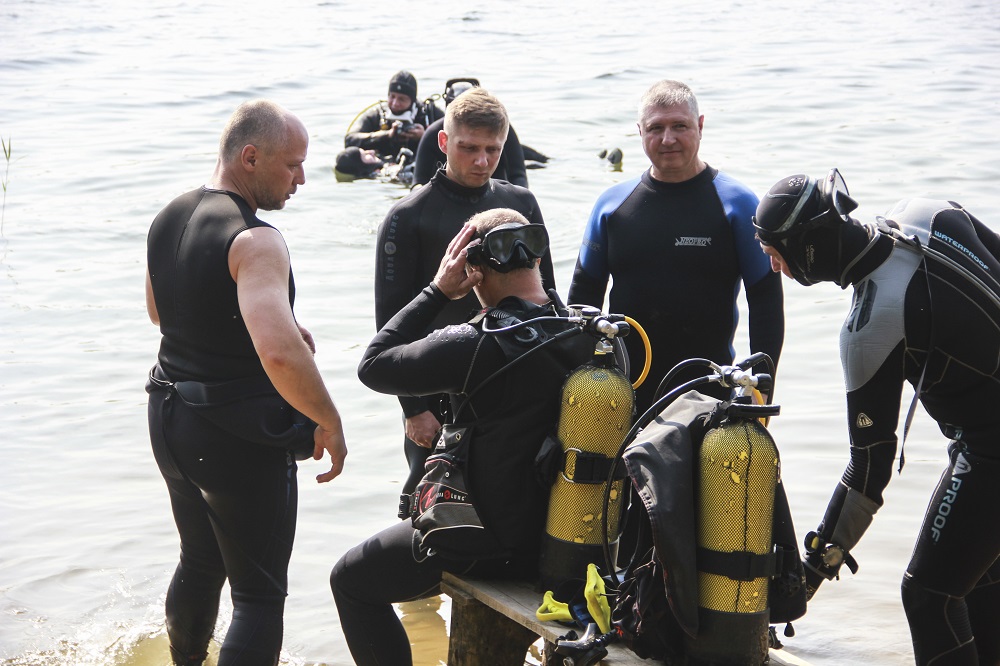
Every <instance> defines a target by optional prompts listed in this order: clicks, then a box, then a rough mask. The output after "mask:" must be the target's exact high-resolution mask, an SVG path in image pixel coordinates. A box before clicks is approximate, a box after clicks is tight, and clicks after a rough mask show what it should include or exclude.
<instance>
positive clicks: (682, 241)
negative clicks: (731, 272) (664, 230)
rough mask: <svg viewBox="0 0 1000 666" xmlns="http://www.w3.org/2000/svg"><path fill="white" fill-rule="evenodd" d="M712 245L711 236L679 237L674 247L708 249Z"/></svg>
mask: <svg viewBox="0 0 1000 666" xmlns="http://www.w3.org/2000/svg"><path fill="white" fill-rule="evenodd" d="M711 244H712V237H711V236H678V237H677V239H676V240H675V241H674V247H708V246H709V245H711Z"/></svg>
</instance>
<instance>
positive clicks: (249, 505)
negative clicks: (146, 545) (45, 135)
mask: <svg viewBox="0 0 1000 666" xmlns="http://www.w3.org/2000/svg"><path fill="white" fill-rule="evenodd" d="M308 145H309V135H308V134H307V133H306V129H305V127H304V126H303V125H302V123H301V122H300V121H299V120H298V118H296V117H295V116H294V115H292V114H290V113H288V112H287V111H285V110H284V109H282V108H281V107H279V106H278V105H276V104H274V103H273V102H269V101H266V100H257V101H253V102H247V103H245V104H243V105H241V106H240V107H239V108H238V109H237V110H236V112H235V113H234V114H233V116H232V118H230V121H229V124H228V125H227V126H226V129H225V131H224V132H223V135H222V140H221V142H220V152H219V160H218V164H217V166H216V170H215V173H214V174H213V176H212V181H211V183H210V184H209V185H206V186H205V187H202V188H199V189H197V190H193V191H191V192H188V193H186V194H182V195H181V196H179V197H177V198H176V199H174V200H173V201H172V202H170V204H168V205H167V206H166V207H165V208H164V209H163V210H162V211H161V212H160V213H159V214H158V215H157V216H156V219H155V220H154V221H153V224H152V226H151V227H150V230H149V238H148V243H147V262H148V263H147V272H146V308H147V310H148V313H149V318H150V320H151V321H152V322H153V323H154V324H157V325H159V327H160V332H161V333H162V340H161V342H160V349H159V354H158V355H157V363H156V365H155V366H154V367H153V369H152V370H151V371H150V376H149V382H148V383H147V385H146V390H147V391H148V392H149V409H148V412H149V437H150V440H151V443H152V448H153V455H154V457H155V458H156V463H157V465H158V466H159V469H160V473H161V474H162V475H163V478H164V481H165V482H166V484H167V489H168V491H169V494H170V506H171V509H172V511H173V516H174V522H175V523H176V525H177V531H178V533H179V535H180V544H181V548H180V562H179V564H178V565H177V569H176V571H175V572H174V576H173V579H172V580H171V582H170V587H169V588H168V589H167V597H166V624H167V636H168V639H169V641H170V654H171V657H172V660H173V663H174V664H177V665H178V666H200V665H201V664H202V663H203V662H204V660H205V659H206V657H207V651H208V643H209V640H210V639H211V638H212V633H213V632H214V631H215V624H216V617H217V615H218V610H219V595H220V593H221V591H222V587H223V585H224V584H225V582H226V581H227V579H228V581H229V585H230V588H231V591H232V600H233V618H232V622H231V623H230V625H229V630H228V631H227V632H226V638H225V640H224V641H223V643H222V648H221V651H220V653H219V659H218V664H219V666H227V665H235V664H240V665H241V666H274V665H275V664H277V663H278V657H279V653H280V651H281V642H282V630H283V612H284V606H285V597H286V595H287V588H288V561H289V558H290V557H291V552H292V542H293V540H294V536H295V519H296V510H297V502H298V499H297V498H298V485H297V480H296V471H297V465H296V462H295V461H296V459H302V457H304V456H308V455H310V454H311V455H313V457H315V458H316V459H319V458H320V457H321V455H322V453H323V451H324V450H326V451H328V452H329V453H330V458H331V467H330V470H329V471H328V472H325V473H323V474H320V475H319V476H318V477H317V480H318V481H320V482H325V481H330V480H331V479H333V478H334V477H336V476H337V475H338V474H340V472H341V471H342V470H343V465H344V458H345V456H346V455H347V447H346V444H345V442H344V432H343V427H342V424H341V420H340V414H339V413H338V411H337V408H336V407H335V406H334V404H333V400H332V399H331V398H330V394H329V393H328V392H327V390H326V387H325V386H324V384H323V379H322V377H321V376H320V373H319V369H318V368H317V367H316V362H315V361H314V359H313V354H314V352H315V345H314V343H313V339H312V336H311V335H310V334H309V332H308V331H307V330H306V329H305V328H303V327H302V326H301V325H300V324H299V323H298V322H297V321H296V320H295V315H294V314H293V311H292V306H293V304H294V301H295V282H294V280H293V278H292V269H291V265H290V260H289V258H288V248H287V247H286V246H285V241H284V239H283V238H282V236H281V233H280V232H279V231H278V230H277V229H275V228H274V227H272V226H271V225H269V224H267V223H266V222H263V221H262V220H260V219H259V218H258V217H257V211H258V210H278V209H280V208H283V207H284V206H285V202H286V201H287V200H288V199H289V198H291V196H292V195H293V194H294V193H295V191H296V189H297V188H298V186H299V185H302V184H303V183H304V182H305V172H304V170H303V167H302V163H303V161H305V158H306V150H307V148H308ZM306 417H308V418H306Z"/></svg>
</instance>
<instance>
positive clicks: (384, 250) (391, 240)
mask: <svg viewBox="0 0 1000 666" xmlns="http://www.w3.org/2000/svg"><path fill="white" fill-rule="evenodd" d="M404 201H405V200H404ZM418 217H419V209H418V208H414V207H412V206H407V207H401V206H399V205H397V206H394V207H393V208H392V209H391V210H390V211H389V213H388V215H386V217H385V219H384V220H383V221H382V224H381V225H379V229H378V238H377V240H376V245H375V247H376V253H375V327H376V329H377V330H378V331H381V330H382V329H383V328H384V327H385V326H386V324H387V323H388V322H389V320H390V319H391V318H392V317H393V316H394V315H395V314H396V313H398V312H399V311H400V310H402V309H403V307H405V306H406V304H407V303H409V302H410V301H411V300H412V299H413V297H414V293H413V292H414V289H415V288H417V285H418V284H419V282H420V281H419V280H418V279H417V273H418V271H419V269H420V265H419V257H418V256H417V255H418V248H419V247H420V246H419V243H418V239H417V233H416V231H417V230H416V220H417V219H418ZM400 249H402V250H403V251H399V250H400ZM399 404H400V406H401V407H402V408H403V414H404V415H405V416H407V417H410V416H415V415H417V414H420V413H421V412H426V411H427V410H428V409H430V406H429V404H428V402H427V399H425V398H407V397H400V399H399Z"/></svg>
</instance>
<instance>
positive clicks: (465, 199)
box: [375, 88, 555, 493]
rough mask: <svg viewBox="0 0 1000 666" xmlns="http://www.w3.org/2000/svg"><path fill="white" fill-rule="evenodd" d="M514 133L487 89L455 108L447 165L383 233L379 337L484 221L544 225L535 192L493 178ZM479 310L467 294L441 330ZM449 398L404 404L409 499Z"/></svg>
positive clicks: (547, 272) (448, 118)
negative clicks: (497, 213)
mask: <svg viewBox="0 0 1000 666" xmlns="http://www.w3.org/2000/svg"><path fill="white" fill-rule="evenodd" d="M508 127H509V122H508V120H507V110H506V109H505V108H504V106H503V104H501V103H500V100H498V99H497V98H495V97H493V96H492V95H490V94H489V93H488V92H486V91H485V90H484V89H483V88H474V89H472V90H470V91H468V92H466V93H465V94H463V95H461V96H460V97H458V98H457V99H456V100H455V101H454V102H452V103H451V104H449V105H448V109H447V112H446V114H445V123H444V130H443V131H442V132H441V133H440V134H439V139H438V140H439V142H440V145H441V149H442V150H443V151H444V152H445V153H446V154H447V156H448V160H447V165H446V166H445V167H444V168H442V169H439V170H438V172H437V173H436V174H435V175H434V177H433V178H432V179H431V181H430V182H429V183H428V184H427V185H424V186H423V187H421V188H420V189H419V190H416V191H414V192H413V193H412V194H410V195H409V196H407V197H405V198H404V199H402V200H400V201H399V202H398V203H396V205H395V206H393V207H392V208H391V209H390V210H389V213H388V214H387V215H386V217H385V220H383V222H382V224H381V225H380V226H379V229H378V240H377V242H376V258H375V324H376V326H377V327H378V328H379V329H381V328H382V327H383V326H385V324H386V323H387V322H388V321H389V320H390V319H391V318H392V316H393V315H395V314H396V313H397V312H399V311H400V310H401V309H402V308H403V306H405V305H406V304H407V303H409V302H410V301H411V300H412V299H413V297H414V296H416V295H417V294H419V293H420V290H421V289H423V288H424V286H426V285H427V283H428V282H430V280H431V278H433V277H434V274H435V272H436V271H437V267H438V262H439V261H440V258H441V255H442V254H444V251H445V248H447V247H448V243H449V241H450V240H451V239H452V238H453V237H454V236H455V234H456V233H457V232H458V230H459V229H460V228H461V227H462V224H464V223H465V221H466V220H468V219H469V218H470V217H472V216H473V215H475V214H476V213H479V212H482V211H485V210H490V209H493V208H512V209H514V210H516V211H517V212H519V213H521V214H522V215H524V217H526V218H527V219H528V221H529V222H531V223H533V224H542V223H543V220H542V212H541V210H540V209H539V207H538V202H537V201H536V200H535V196H534V195H533V194H532V193H531V192H530V191H529V190H527V189H525V188H523V187H518V186H516V185H511V184H510V183H506V182H504V181H499V180H494V179H493V178H492V176H493V172H494V170H495V169H496V166H497V161H498V160H499V159H500V153H501V151H502V150H503V145H504V140H505V139H506V137H507V129H508ZM541 271H542V280H543V283H544V284H545V288H546V289H549V288H554V287H555V279H554V277H553V271H552V259H551V257H550V255H549V253H548V251H547V250H546V252H545V254H544V255H543V256H542V263H541ZM477 309H479V303H478V301H477V300H476V299H475V297H474V296H472V295H471V294H467V295H465V297H464V298H461V299H459V300H456V301H455V302H453V303H451V304H449V305H448V307H446V308H443V309H442V310H441V312H440V313H439V314H438V316H437V317H436V318H435V320H434V322H433V328H440V327H441V326H444V325H446V324H457V323H459V322H463V321H468V319H469V316H470V313H471V312H473V311H475V310H477ZM430 330H431V329H428V332H429V331H430ZM442 398H443V396H442V395H423V396H420V397H414V396H401V397H400V399H399V402H400V404H401V405H402V407H403V416H404V417H405V433H406V439H405V443H404V447H405V451H406V459H407V462H408V464H409V466H410V474H409V478H408V479H407V480H406V482H405V484H404V487H403V492H404V493H409V492H412V490H413V488H414V486H415V485H416V482H417V481H418V480H419V479H420V477H421V476H423V464H424V459H425V458H426V457H427V452H428V450H429V447H430V446H431V442H432V441H433V439H434V435H435V434H436V433H437V430H438V428H439V427H440V426H441V423H442V422H443V420H442V419H443V412H442Z"/></svg>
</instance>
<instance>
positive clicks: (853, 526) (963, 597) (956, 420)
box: [755, 169, 1000, 666]
mask: <svg viewBox="0 0 1000 666" xmlns="http://www.w3.org/2000/svg"><path fill="white" fill-rule="evenodd" d="M856 207H857V204H856V203H855V202H854V200H853V199H851V198H850V196H849V195H848V192H847V187H846V185H845V184H844V181H843V179H842V178H841V177H840V174H839V173H838V172H837V170H836V169H834V170H833V171H831V172H830V173H829V175H828V176H827V177H826V178H825V179H819V180H817V179H813V178H810V177H808V176H805V175H795V176H789V177H788V178H785V179H782V180H781V181H779V182H778V183H776V184H775V185H774V187H772V188H771V190H770V191H769V192H768V193H767V195H766V196H765V197H764V200H763V201H762V202H761V204H760V206H759V207H758V209H757V216H756V220H755V223H756V225H757V233H758V235H759V237H760V241H761V244H762V245H763V246H764V249H765V251H766V252H767V253H768V254H769V255H770V257H771V261H772V265H773V268H774V270H775V271H776V272H778V271H780V272H783V273H784V274H785V275H787V276H788V277H791V278H793V279H795V280H796V281H798V282H800V283H801V284H804V285H811V284H815V283H817V282H834V283H836V284H838V285H840V287H841V288H844V289H846V288H847V287H848V286H849V285H850V286H853V287H854V305H853V307H852V308H851V312H850V314H849V315H848V317H847V321H846V322H845V323H844V327H843V328H842V329H841V333H840V355H841V360H842V362H843V366H844V376H845V380H846V383H847V418H848V432H849V434H850V439H851V458H850V463H849V464H848V466H847V470H846V471H845V472H844V476H843V478H842V479H841V481H840V484H839V485H838V486H837V488H836V489H835V490H834V493H833V497H832V498H831V500H830V504H829V506H828V507H827V510H826V515H825V516H824V517H823V521H822V522H821V523H820V525H819V527H818V528H817V530H816V532H812V533H810V534H809V536H808V537H807V539H806V582H807V588H808V589H807V593H808V594H809V595H810V596H811V595H812V594H813V593H814V592H815V591H816V588H817V587H818V586H819V584H820V583H821V582H822V581H823V580H829V579H831V578H834V577H835V576H837V575H838V572H839V570H840V567H841V565H842V564H845V563H846V564H847V565H848V567H849V568H850V569H851V570H852V571H856V570H857V563H856V562H855V560H854V558H853V557H851V554H850V551H851V550H852V549H853V548H854V546H855V545H856V544H857V543H858V541H859V540H860V539H861V536H862V535H863V534H864V532H865V531H866V530H867V529H868V527H869V525H870V524H871V522H872V519H873V517H874V515H875V512H876V511H877V510H878V509H879V507H880V506H882V502H883V497H882V492H883V490H884V489H885V487H886V485H887V484H888V483H889V479H890V478H891V476H892V467H893V460H894V458H895V455H896V444H897V438H896V427H897V425H898V421H899V408H900V400H901V394H902V389H903V384H904V383H905V382H907V381H908V382H909V383H910V384H912V385H913V386H914V388H915V391H916V393H915V395H916V397H918V398H919V399H920V402H921V403H922V404H923V406H924V408H925V409H926V410H927V413H928V414H930V415H931V417H933V418H934V420H935V421H937V423H938V425H939V427H940V428H941V431H942V432H943V433H944V434H945V436H946V437H949V438H950V439H951V443H950V445H949V453H950V462H949V465H948V467H947V468H946V469H945V471H944V473H943V475H942V477H941V481H940V482H939V484H938V486H937V489H936V490H935V492H934V494H933V496H932V497H931V501H930V504H929V505H928V507H927V512H926V515H925V517H924V523H923V525H922V526H921V528H920V533H919V535H918V537H917V544H916V547H915V548H914V550H913V556H912V558H911V559H910V563H909V565H908V566H907V568H906V574H905V575H904V577H903V584H902V593H903V608H904V610H905V611H906V618H907V620H908V622H909V624H910V634H911V636H912V638H913V649H914V655H915V657H916V663H917V664H919V665H920V666H925V665H930V664H934V665H940V666H943V665H945V664H947V665H949V666H954V665H957V664H962V665H969V666H971V665H973V664H1000V632H998V631H997V627H1000V559H998V557H1000V529H998V527H1000V522H998V516H1000V484H998V483H997V478H998V477H1000V412H998V410H997V406H998V405H1000V282H998V277H997V276H998V275H1000V236H998V235H997V234H996V233H994V232H993V231H992V230H990V229H989V228H987V227H986V226H985V225H984V224H983V223H982V222H980V221H979V220H977V219H976V218H975V217H973V216H972V215H971V214H969V212H968V211H966V210H965V209H963V208H962V207H961V206H959V205H958V204H956V203H953V202H950V201H935V200H929V199H910V200H904V201H901V202H899V203H898V204H896V205H895V206H894V207H893V208H892V210H890V211H889V212H888V213H886V215H885V216H884V217H880V218H878V220H877V224H875V225H864V224H861V223H860V222H858V221H857V220H855V219H853V218H851V217H850V213H851V211H853V210H854V209H855V208H856ZM914 407H915V403H914V404H913V405H911V412H910V415H912V409H913V408H914ZM909 418H910V417H909V416H908V417H907V421H909ZM902 459H903V456H902V454H900V464H901V465H902Z"/></svg>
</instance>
